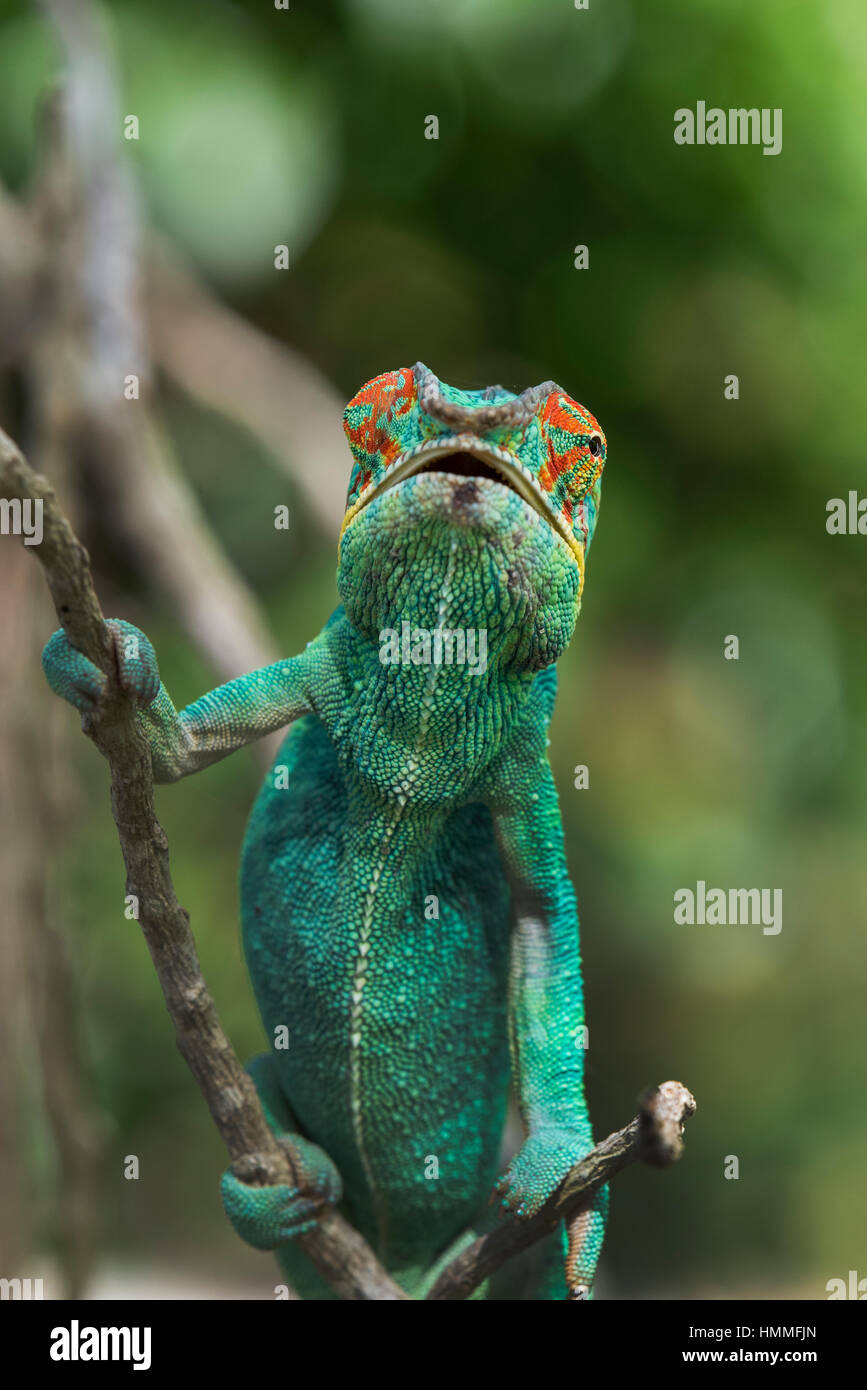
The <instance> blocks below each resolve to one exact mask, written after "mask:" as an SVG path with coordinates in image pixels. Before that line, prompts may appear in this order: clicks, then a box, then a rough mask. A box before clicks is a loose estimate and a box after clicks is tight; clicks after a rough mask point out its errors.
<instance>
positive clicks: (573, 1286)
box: [566, 1185, 608, 1302]
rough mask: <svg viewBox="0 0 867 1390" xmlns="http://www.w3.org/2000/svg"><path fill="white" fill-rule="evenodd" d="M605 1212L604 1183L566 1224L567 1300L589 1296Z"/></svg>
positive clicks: (591, 1290) (603, 1226)
mask: <svg viewBox="0 0 867 1390" xmlns="http://www.w3.org/2000/svg"><path fill="white" fill-rule="evenodd" d="M607 1215H608V1187H607V1185H606V1186H605V1187H600V1188H599V1190H598V1192H594V1194H593V1196H592V1197H591V1198H590V1200H589V1202H588V1203H587V1205H586V1206H585V1207H582V1208H581V1210H580V1211H579V1212H578V1214H577V1216H573V1217H572V1219H571V1221H569V1222H568V1223H567V1226H566V1236H567V1249H566V1285H567V1288H568V1290H569V1293H568V1298H569V1301H570V1302H579V1301H583V1300H584V1299H588V1298H591V1297H592V1294H593V1280H594V1277H595V1275H596V1264H597V1262H598V1260H599V1252H600V1251H601V1249H602V1238H603V1236H604V1234H605V1219H606V1217H607Z"/></svg>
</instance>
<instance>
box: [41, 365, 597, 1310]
mask: <svg viewBox="0 0 867 1390" xmlns="http://www.w3.org/2000/svg"><path fill="white" fill-rule="evenodd" d="M345 426H346V432H347V437H348V440H349V444H350V448H351V450H352V454H353V457H354V467H353V470H352V475H351V478H350V483H349V495H348V500H347V511H346V517H345V520H344V525H343V529H342V532H341V539H340V553H339V566H338V589H339V593H340V598H341V601H342V602H341V607H340V608H338V609H337V611H336V612H335V613H334V614H333V615H332V617H331V619H330V620H329V622H328V623H327V624H326V626H325V628H324V629H323V631H322V632H321V633H320V634H319V636H318V637H317V638H316V639H315V640H314V641H313V642H311V643H310V644H309V645H308V647H307V648H306V650H305V651H304V652H302V653H301V654H300V655H299V656H296V657H294V658H291V659H289V660H285V661H279V662H276V663H275V664H274V665H273V666H269V667H267V668H265V669H264V670H261V671H255V672H253V673H252V674H250V675H248V676H243V677H241V678H240V679H238V680H235V681H231V682H230V683H229V684H228V685H224V686H221V687H220V688H219V689H217V690H214V691H211V692H210V694H207V695H205V696H203V697H202V698H201V699H199V700H197V701H196V702H195V703H194V704H192V705H190V706H189V707H188V708H187V709H185V710H183V711H181V712H180V713H178V712H177V711H176V710H175V707H174V705H173V704H172V701H171V699H170V697H169V695H168V692H167V691H166V690H165V688H164V687H163V686H162V685H161V684H160V685H159V688H158V691H157V679H158V677H157V670H156V659H155V657H154V654H153V650H152V648H151V647H150V643H149V642H148V641H147V638H146V637H144V634H142V633H139V632H138V631H137V630H136V629H135V628H132V627H131V626H130V625H129V624H127V623H123V622H120V621H116V622H113V623H112V624H111V628H112V631H113V633H114V636H115V644H116V647H117V651H118V663H119V671H120V675H121V680H122V681H123V683H124V684H125V685H126V687H127V688H128V689H129V690H131V691H132V692H134V693H135V694H136V697H137V699H138V700H139V702H140V704H141V705H142V709H141V712H140V716H139V717H140V718H141V720H142V724H143V726H144V728H145V730H146V731H147V734H148V738H149V741H150V745H151V749H152V754H153V765H154V773H155V776H156V778H157V780H159V781H173V780H175V779H177V778H179V777H183V776H186V775H187V774H189V773H191V772H195V771H197V770H198V769H199V768H202V767H205V766H207V765H208V764H209V763H211V762H214V761H216V760H217V759H219V758H222V757H224V756H225V755H226V754H227V753H230V752H231V751H232V750H233V749H235V748H239V747H241V746H243V745H244V744H247V743H249V742H251V741H252V740H253V739H256V738H259V737H261V736H262V735H263V734H266V733H269V732H271V731H273V730H275V729H279V728H282V727H284V726H285V725H287V724H290V723H292V724H293V727H292V729H291V730H290V731H289V733H288V735H287V737H286V739H285V741H284V743H283V745H282V747H281V749H280V752H279V753H278V756H277V760H276V764H275V769H272V774H271V775H269V776H268V778H266V781H265V784H264V786H263V788H262V791H261V793H260V795H259V797H258V800H257V801H256V804H255V806H254V808H253V812H252V815H251V817H250V822H249V826H248V829H247V834H246V839H245V843H244V849H243V860H242V869H241V904H242V921H243V934H244V946H245V952H246V957H247V962H248V965H249V969H250V974H251V977H252V981H253V986H254V989H255V993H256V999H257V1002H258V1005H259V1009H260V1011H261V1014H262V1020H263V1023H264V1025H265V1029H266V1031H267V1032H268V1034H269V1036H270V1037H272V1038H273V1037H274V1036H275V1029H278V1028H280V1027H282V1026H285V1027H286V1028H288V1030H289V1045H288V1048H285V1049H280V1050H276V1049H275V1050H272V1051H271V1052H270V1053H268V1054H267V1055H265V1056H264V1057H261V1058H258V1059H256V1062H255V1063H254V1064H253V1065H252V1066H251V1071H252V1073H253V1075H254V1078H255V1080H256V1085H257V1088H258V1090H259V1093H260V1096H261V1098H262V1101H263V1105H264V1107H265V1111H266V1115H267V1117H268V1120H269V1123H270V1124H271V1125H272V1127H273V1128H274V1130H275V1132H276V1133H278V1134H280V1135H281V1136H285V1142H286V1143H287V1144H288V1145H289V1146H290V1147H291V1148H292V1151H293V1153H294V1156H295V1158H296V1160H297V1161H298V1164H299V1171H300V1174H301V1180H300V1183H299V1187H298V1188H297V1189H295V1188H292V1189H290V1188H285V1187H272V1188H249V1187H246V1186H244V1184H242V1183H240V1182H239V1181H238V1180H237V1179H236V1178H235V1177H234V1176H233V1175H232V1174H231V1173H227V1174H226V1175H225V1176H224V1179H223V1197H224V1204H225V1207H226V1210H227V1212H228V1214H229V1216H230V1218H231V1220H232V1222H233V1224H234V1225H235V1227H236V1229H237V1230H238V1231H239V1232H240V1233H241V1234H242V1235H243V1237H244V1238H245V1239H246V1240H248V1241H249V1242H250V1243H251V1244H253V1245H255V1246H257V1248H268V1249H277V1251H278V1255H279V1258H280V1262H281V1265H282V1267H283V1268H284V1270H285V1271H286V1273H287V1274H288V1275H289V1277H290V1278H291V1279H292V1280H293V1282H294V1283H295V1284H296V1285H297V1287H298V1288H299V1290H300V1292H301V1293H302V1294H304V1295H305V1296H307V1297H327V1296H328V1291H327V1290H326V1289H325V1287H324V1285H323V1284H322V1283H321V1282H320V1281H319V1279H318V1276H317V1275H316V1274H315V1272H314V1271H313V1270H312V1269H311V1268H310V1266H309V1264H308V1262H307V1261H306V1260H305V1259H304V1258H303V1256H302V1255H301V1254H300V1252H299V1251H298V1249H297V1247H294V1246H293V1244H292V1238H293V1237H294V1236H295V1235H297V1234H299V1233H300V1232H302V1231H304V1230H307V1229H309V1228H310V1225H311V1224H312V1223H313V1222H315V1219H316V1215H317V1213H319V1212H321V1210H322V1207H323V1204H324V1203H327V1202H340V1203H341V1209H342V1210H343V1211H344V1212H345V1213H346V1215H347V1216H348V1218H349V1219H350V1220H351V1221H352V1222H354V1223H355V1225H356V1226H357V1227H358V1228H359V1229H360V1230H361V1231H362V1233H363V1234H364V1235H365V1237H366V1238H367V1239H368V1240H369V1241H370V1243H371V1244H372V1246H373V1247H374V1249H375V1250H376V1251H377V1253H378V1254H379V1256H380V1258H381V1259H382V1260H383V1262H384V1263H385V1264H386V1266H387V1267H388V1268H389V1270H391V1271H392V1272H393V1274H394V1275H395V1277H396V1278H397V1279H398V1280H399V1281H400V1282H401V1283H402V1284H403V1285H404V1287H405V1288H406V1289H407V1290H408V1291H409V1292H411V1293H412V1294H414V1295H415V1296H422V1295H423V1293H424V1291H425V1289H426V1288H428V1287H429V1286H430V1284H431V1281H432V1279H433V1278H434V1277H435V1273H436V1270H437V1269H438V1268H440V1267H441V1266H442V1263H443V1260H444V1258H445V1257H446V1256H447V1255H448V1254H449V1253H451V1252H453V1251H455V1250H456V1249H458V1248H460V1246H461V1245H463V1244H465V1243H466V1241H467V1240H468V1239H470V1238H471V1237H472V1235H473V1233H474V1232H478V1231H480V1230H482V1229H485V1228H486V1226H487V1225H488V1224H489V1223H490V1221H491V1220H492V1219H495V1213H494V1211H493V1210H492V1209H490V1208H489V1206H488V1199H489V1196H490V1193H491V1188H492V1185H493V1184H494V1181H495V1178H496V1171H497V1159H498V1152H499V1146H500V1140H501V1135H502V1130H503V1124H504V1118H505V1110H506V1100H507V1092H508V1086H509V1081H510V1077H511V1079H512V1081H513V1082H514V1085H515V1088H516V1090H517V1094H518V1099H519V1103H520V1109H521V1115H522V1118H523V1121H524V1125H525V1129H526V1138H525V1142H524V1144H523V1146H522V1148H521V1149H520V1151H519V1152H518V1154H517V1155H516V1156H515V1158H514V1159H513V1160H512V1162H511V1164H510V1165H509V1168H508V1171H507V1172H506V1173H505V1174H504V1175H503V1176H502V1177H501V1178H500V1180H499V1183H498V1184H497V1190H498V1192H499V1194H500V1199H501V1202H502V1204H503V1205H504V1206H507V1207H509V1208H511V1209H512V1210H514V1211H515V1212H516V1213H518V1215H523V1214H532V1213H533V1212H535V1211H537V1210H538V1209H539V1207H540V1206H541V1205H542V1204H543V1203H544V1201H545V1200H546V1199H547V1198H548V1197H549V1196H550V1194H551V1193H552V1192H553V1190H554V1189H555V1188H556V1186H557V1185H558V1184H559V1183H560V1181H561V1180H562V1178H563V1177H564V1176H565V1174H566V1173H567V1171H568V1170H569V1168H570V1167H571V1166H572V1165H573V1164H574V1163H575V1162H576V1161H577V1160H578V1159H580V1158H581V1157H583V1155H584V1154H585V1153H586V1152H587V1151H588V1150H589V1149H590V1148H591V1147H592V1134H591V1128H590V1122H589V1119H588V1116H587V1110H586V1105H585V1102H584V1092H583V1061H584V1053H583V1047H582V1039H581V1033H582V1027H583V1023H584V1004H583V993H582V981H581V963H580V957H579V948H578V918H577V911H576V906H575V896H574V892H573V889H572V885H571V883H570V881H569V877H568V873H567V868H566V857H565V852H564V845H563V831H562V826H561V822H560V814H559V808H558V803H557V794H556V790H555V787H554V782H553V778H552V775H551V769H550V766H549V763H548V758H547V753H546V746H547V727H548V723H549V720H550V717H551V712H552V708H553V702H554V695H555V689H556V673H555V669H554V662H555V661H556V660H557V658H558V657H559V656H560V654H561V653H562V652H563V650H564V649H565V647H566V645H567V643H568V642H569V640H570V638H571V636H572V632H573V630H574V626H575V621H576V618H577V616H578V612H579V608H580V600H581V592H582V587H583V581H584V563H585V557H586V553H587V549H588V547H589V545H590V541H591V538H592V535H593V530H594V526H595V523H596V515H597V511H598V507H599V498H600V486H601V474H602V468H603V465H604V460H605V439H604V436H603V435H602V432H601V430H600V428H599V426H598V424H597V422H596V420H595V419H594V418H593V416H592V415H591V414H590V413H589V412H588V411H586V410H585V409H584V408H583V407H582V406H580V405H578V404H577V403H576V402H575V401H573V400H571V399H570V398H569V397H568V396H567V395H566V393H565V392H564V391H563V390H562V389H561V388H560V387H559V386H557V385H556V384H555V383H554V382H546V383H544V384H543V385H542V386H539V387H535V388H532V389H531V390H529V391H526V392H524V393H523V394H522V395H520V396H516V395H514V394H512V393H511V392H508V391H505V390H503V388H501V387H489V388H488V389H487V390H486V391H460V390H456V389H454V388H451V387H448V386H446V385H445V384H443V383H442V382H439V381H438V380H437V379H436V377H434V376H433V374H432V373H431V372H429V371H428V370H427V368H425V367H424V366H423V365H422V364H420V363H419V364H416V366H415V368H413V369H409V368H403V369H400V370H398V371H395V372H389V373H385V374H384V375H382V376H379V377H377V378H375V380H373V381H371V382H369V383H368V384H367V385H366V386H365V387H363V388H362V390H361V391H360V392H359V393H358V395H357V396H355V398H354V399H353V400H352V401H351V402H350V403H349V405H348V407H347V409H346V414H345ZM458 630H460V631H461V633H462V634H468V636H467V643H468V645H467V648H466V653H467V654H470V653H471V651H472V653H473V656H471V659H470V660H465V661H463V662H461V661H460V660H459V659H456V658H458V657H459V656H460V650H461V649H460V647H459V646H457V645H455V639H454V638H453V637H451V638H448V639H444V638H443V637H442V634H443V632H447V633H451V634H454V633H455V632H456V631H458ZM388 634H398V636H397V637H396V638H395V640H394V641H393V642H391V643H390V642H389V637H388ZM437 634H439V639H437ZM469 634H473V635H474V638H473V640H475V641H476V643H477V645H476V647H475V648H473V649H471V648H470V646H469V641H470V637H469ZM483 639H484V645H483ZM473 658H474V659H473ZM44 662H45V669H46V672H47V675H48V679H49V681H50V682H51V684H52V686H53V688H54V689H55V690H56V691H57V692H58V693H59V694H61V695H63V696H64V698H66V699H68V700H70V701H71V702H72V703H73V704H75V705H77V706H78V707H79V708H81V709H86V708H92V707H93V703H94V701H96V700H97V699H98V698H99V694H100V690H101V688H102V685H101V681H102V678H101V676H100V673H99V672H97V671H96V670H95V668H94V667H92V666H91V665H90V663H89V662H87V661H86V660H85V659H84V658H83V657H81V656H80V654H79V653H77V652H76V651H74V650H73V648H72V647H70V645H69V644H68V642H67V641H66V638H65V637H64V635H63V633H62V632H61V633H55V635H54V636H53V637H52V638H51V640H50V641H49V643H48V645H47V647H46V650H45V655H44ZM155 691H157V693H156V694H155V693H154V692H155ZM277 769H282V771H281V772H279V773H277V772H276V770H277ZM606 1199H607V1192H605V1191H603V1192H601V1193H599V1194H598V1195H597V1196H596V1197H595V1198H594V1199H593V1200H592V1202H591V1203H590V1204H589V1205H588V1207H587V1208H586V1209H585V1210H584V1211H583V1212H582V1213H581V1215H580V1216H579V1217H578V1218H576V1220H575V1221H573V1222H572V1223H571V1230H570V1231H569V1232H563V1233H562V1235H560V1236H558V1237H556V1238H555V1239H552V1240H551V1241H549V1242H542V1244H541V1247H537V1248H536V1249H535V1250H534V1251H532V1252H529V1254H528V1255H527V1257H526V1258H525V1259H523V1260H522V1259H519V1260H516V1261H513V1262H512V1263H511V1264H509V1265H507V1266H506V1267H505V1268H504V1269H503V1270H502V1271H501V1272H500V1273H499V1274H498V1275H496V1276H494V1277H493V1278H492V1279H491V1280H490V1281H489V1282H488V1284H487V1285H486V1286H485V1287H484V1289H483V1291H482V1296H486V1297H490V1298H496V1297H528V1298H536V1299H540V1298H541V1299H557V1298H566V1297H567V1296H572V1297H586V1296H587V1295H588V1294H589V1291H590V1288H591V1286H592V1282H593V1276H594V1273H595V1267H596V1261H597V1258H598V1254H599V1249H600V1246H601V1242H602V1235H603V1228H604V1216H605V1203H606ZM564 1261H565V1264H564ZM569 1291H571V1293H570V1292H569Z"/></svg>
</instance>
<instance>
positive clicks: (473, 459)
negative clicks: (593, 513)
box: [340, 434, 584, 583]
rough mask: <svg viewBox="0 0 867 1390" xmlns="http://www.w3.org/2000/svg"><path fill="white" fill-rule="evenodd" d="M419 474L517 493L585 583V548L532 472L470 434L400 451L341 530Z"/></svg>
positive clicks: (357, 502) (505, 452)
mask: <svg viewBox="0 0 867 1390" xmlns="http://www.w3.org/2000/svg"><path fill="white" fill-rule="evenodd" d="M418 473H448V474H451V475H452V476H456V477H464V478H482V479H486V480H487V481H489V482H495V483H498V484H499V485H500V486H501V487H506V488H509V490H510V491H512V492H516V493H517V494H518V496H519V497H521V498H522V499H523V501H525V502H527V503H528V504H529V505H530V506H531V507H532V508H533V510H534V511H536V512H538V514H539V516H541V518H542V520H543V521H546V522H547V523H548V525H549V526H550V527H551V529H552V530H553V531H555V532H556V533H557V535H558V536H559V537H560V539H561V540H562V541H564V543H565V544H566V545H567V546H568V548H569V550H570V552H571V554H572V556H573V557H574V559H575V560H576V562H577V564H578V567H579V569H580V570H581V579H582V583H583V579H584V547H583V545H582V544H581V542H580V541H579V540H578V539H577V538H576V537H575V536H574V535H573V534H572V532H571V530H570V529H569V527H567V525H566V523H565V522H564V521H563V519H562V517H561V516H560V515H559V513H557V512H555V511H554V510H553V508H552V507H551V506H550V504H549V502H548V499H547V497H546V495H545V493H544V492H543V491H542V489H541V487H540V486H539V484H538V482H537V481H536V478H535V477H534V475H533V474H532V473H531V472H530V470H529V469H528V468H525V467H524V465H523V464H522V463H520V462H519V460H518V459H517V458H516V457H515V455H514V454H510V453H509V452H508V450H507V449H500V448H497V447H496V445H493V444H486V443H484V442H483V441H482V440H480V439H479V438H478V437H477V436H476V435H472V434H456V435H450V436H444V437H441V438H440V439H429V440H425V442H424V443H423V444H418V445H416V447H415V448H414V449H408V450H407V452H406V453H405V454H401V455H400V456H399V457H398V458H396V459H395V460H394V462H393V463H391V464H389V466H388V468H387V470H386V472H385V475H384V476H383V477H382V478H380V479H379V481H378V482H376V483H371V484H369V485H368V487H366V488H365V489H364V491H363V492H362V493H361V494H360V496H359V497H357V498H356V500H355V502H354V503H353V504H352V506H351V507H350V508H349V509H348V510H347V512H346V515H345V517H344V518H343V525H342V527H341V530H340V534H341V535H342V534H343V532H344V531H345V530H346V527H347V526H348V525H349V523H350V521H352V520H353V518H354V517H356V516H357V515H358V513H359V512H360V511H361V510H362V509H363V508H364V507H365V506H366V505H367V503H368V502H371V501H372V500H373V498H374V497H379V496H380V495H381V494H382V493H383V492H387V491H388V490H389V489H390V488H393V487H396V486H397V484H398V483H402V482H404V481H405V480H406V479H407V478H411V477H414V476H415V475H416V474H418Z"/></svg>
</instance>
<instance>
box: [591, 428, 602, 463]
mask: <svg viewBox="0 0 867 1390" xmlns="http://www.w3.org/2000/svg"><path fill="white" fill-rule="evenodd" d="M587 447H588V449H589V450H590V452H591V454H592V455H593V457H594V458H598V457H599V455H600V454H601V453H602V436H601V434H591V436H590V441H589V443H588V445H587Z"/></svg>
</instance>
